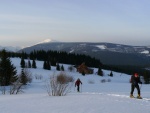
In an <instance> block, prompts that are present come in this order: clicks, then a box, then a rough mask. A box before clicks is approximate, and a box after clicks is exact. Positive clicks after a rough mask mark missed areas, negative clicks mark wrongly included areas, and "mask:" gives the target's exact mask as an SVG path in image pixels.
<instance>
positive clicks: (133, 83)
mask: <svg viewBox="0 0 150 113" xmlns="http://www.w3.org/2000/svg"><path fill="white" fill-rule="evenodd" d="M130 82H131V93H130V97H131V98H134V96H133V92H134V89H135V88H136V89H137V92H138V96H137V98H142V97H141V95H140V88H139V85H138V84H142V82H141V80H140V77H139V75H138V73H135V74H134V75H132V76H131V81H130Z"/></svg>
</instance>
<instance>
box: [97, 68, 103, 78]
mask: <svg viewBox="0 0 150 113" xmlns="http://www.w3.org/2000/svg"><path fill="white" fill-rule="evenodd" d="M97 74H98V75H100V76H103V71H102V69H101V67H100V66H99V68H98V72H97Z"/></svg>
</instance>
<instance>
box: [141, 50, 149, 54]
mask: <svg viewBox="0 0 150 113" xmlns="http://www.w3.org/2000/svg"><path fill="white" fill-rule="evenodd" d="M141 53H143V54H149V51H148V50H144V51H142V52H141Z"/></svg>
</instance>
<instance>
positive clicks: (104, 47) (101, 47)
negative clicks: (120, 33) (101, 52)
mask: <svg viewBox="0 0 150 113" xmlns="http://www.w3.org/2000/svg"><path fill="white" fill-rule="evenodd" d="M96 47H98V48H99V49H106V48H107V47H106V46H105V45H97V46H96Z"/></svg>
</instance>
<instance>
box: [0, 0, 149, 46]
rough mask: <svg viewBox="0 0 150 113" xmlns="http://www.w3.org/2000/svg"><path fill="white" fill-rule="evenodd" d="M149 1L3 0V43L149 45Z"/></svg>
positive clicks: (0, 32)
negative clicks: (54, 41)
mask: <svg viewBox="0 0 150 113" xmlns="http://www.w3.org/2000/svg"><path fill="white" fill-rule="evenodd" d="M149 6H150V1H149V0H143V1H141V0H132V1H131V0H126V1H125V0H113V1H112V0H82V1H81V0H75V1H70V0H63V1H62V0H32V1H31V0H21V1H20V0H1V3H0V46H21V47H26V46H31V45H34V44H36V43H39V42H41V41H43V40H45V39H52V40H57V41H60V42H108V43H117V44H125V45H134V46H135V45H136V46H149V45H150V44H149V42H150V38H149V37H150V32H149V29H150V23H149V20H150V7H149Z"/></svg>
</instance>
